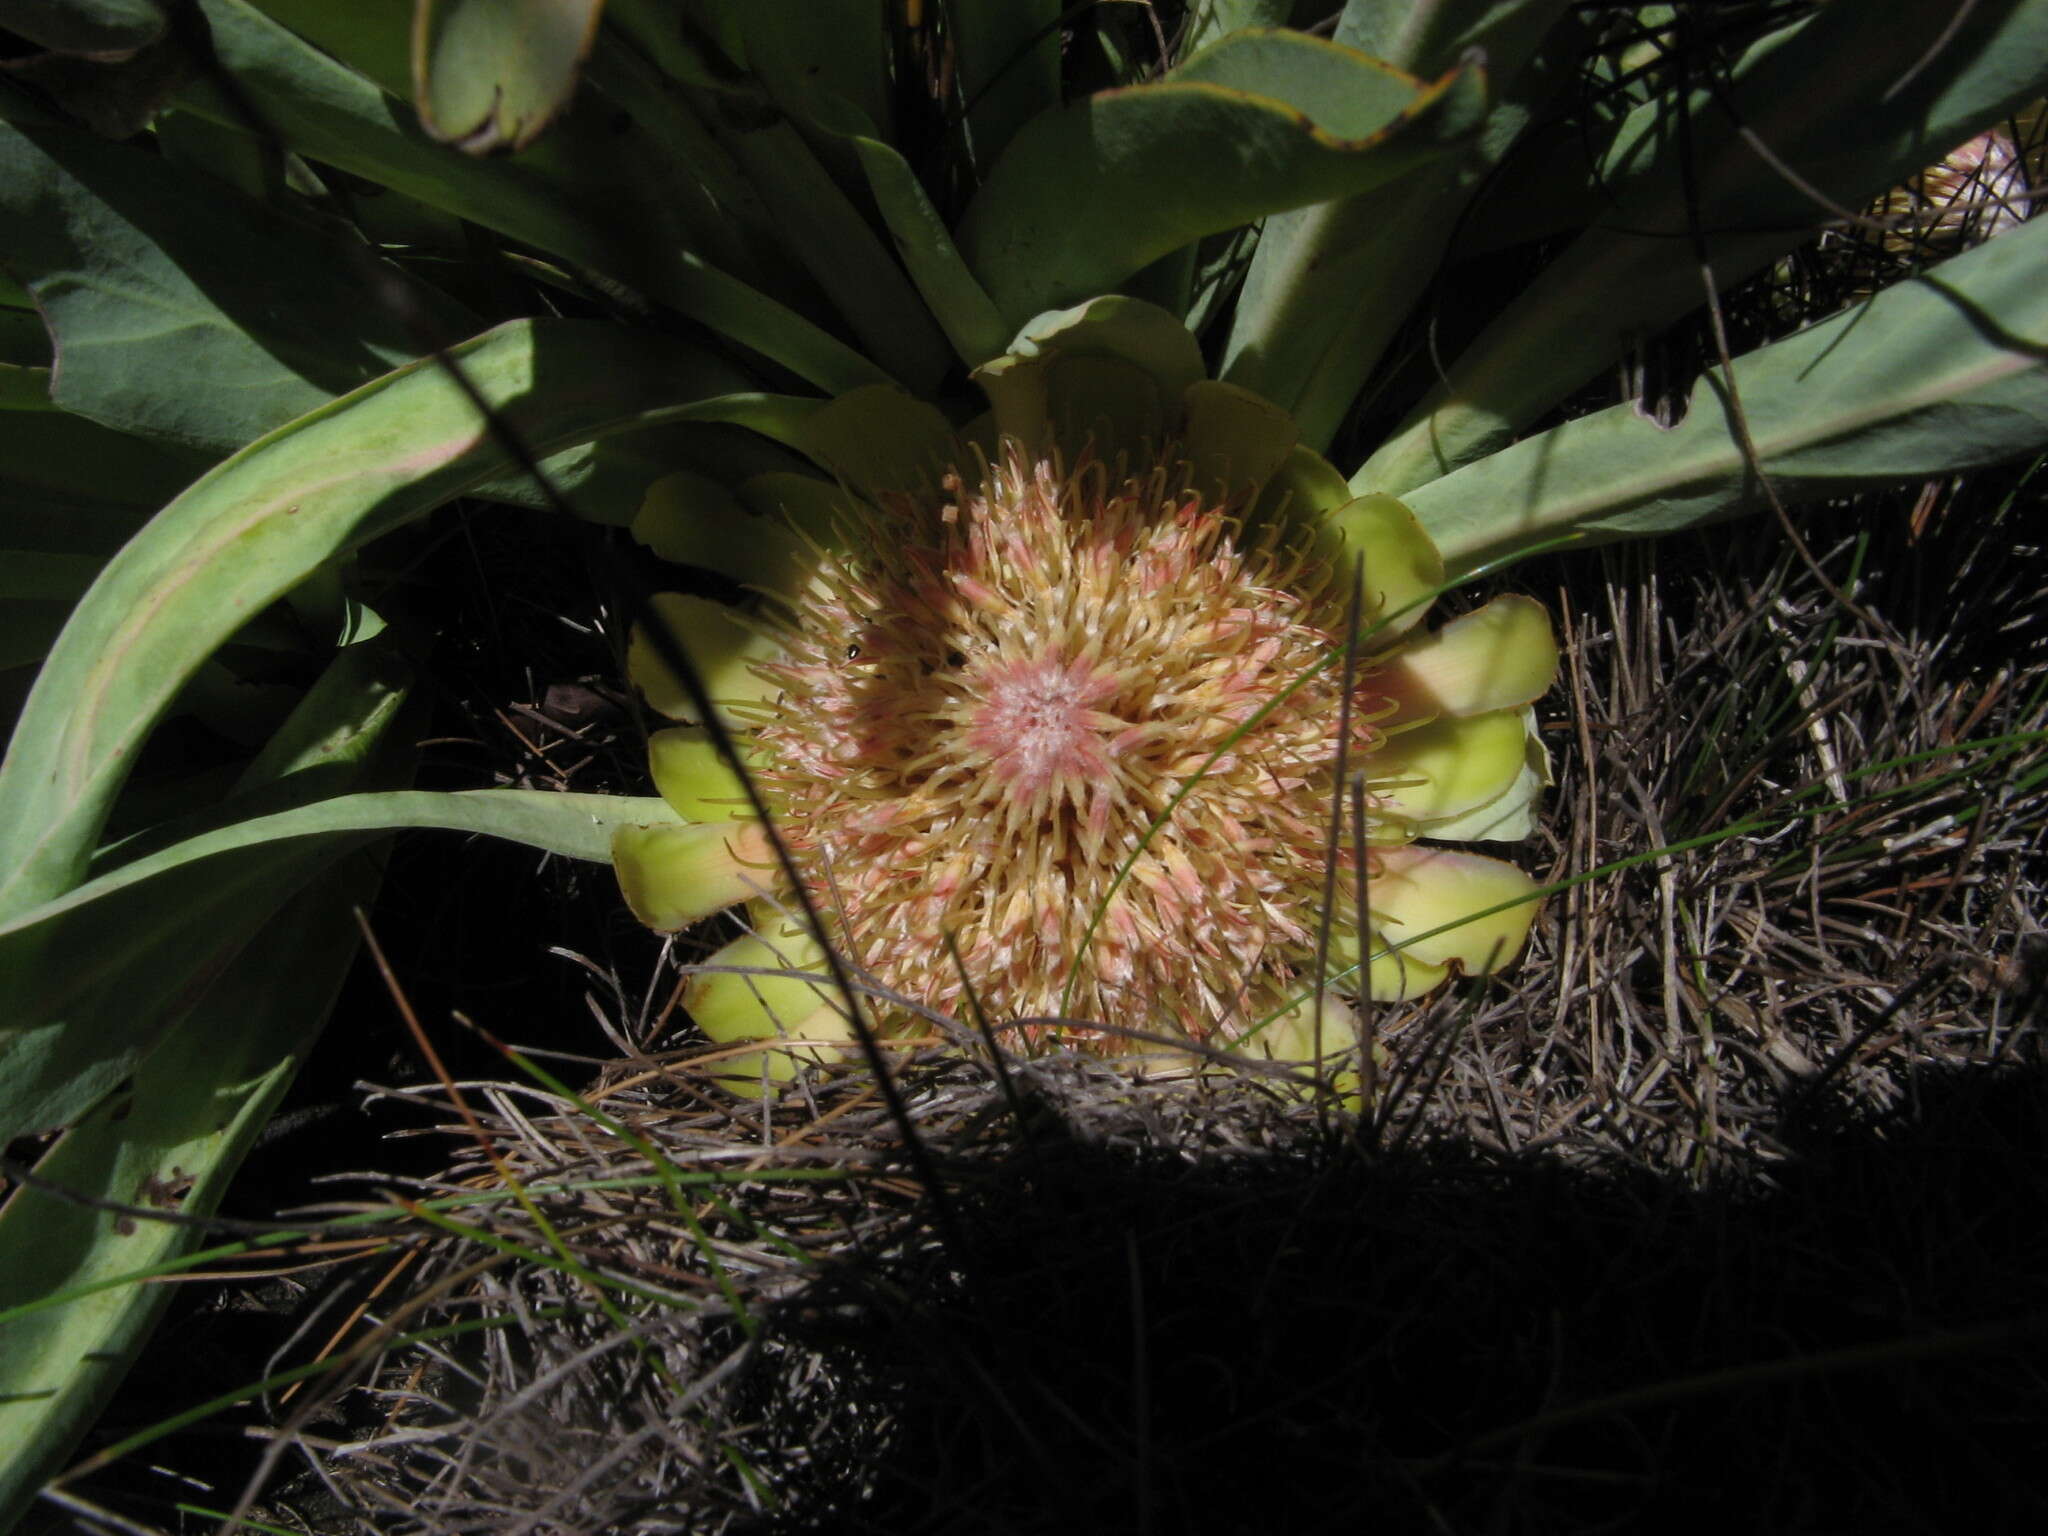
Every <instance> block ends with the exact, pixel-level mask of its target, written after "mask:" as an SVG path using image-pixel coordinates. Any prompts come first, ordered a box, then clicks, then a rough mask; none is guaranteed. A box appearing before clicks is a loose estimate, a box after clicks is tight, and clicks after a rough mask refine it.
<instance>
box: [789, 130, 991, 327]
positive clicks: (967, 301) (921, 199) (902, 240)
mask: <svg viewBox="0 0 2048 1536" xmlns="http://www.w3.org/2000/svg"><path fill="white" fill-rule="evenodd" d="M814 106H815V110H814V112H813V115H812V119H811V120H812V122H813V123H814V124H815V125H816V126H817V127H818V128H819V129H820V130H821V131H824V132H828V133H834V134H837V135H839V136H840V137H841V138H842V139H844V140H845V142H846V143H847V144H848V145H850V146H851V147H852V149H853V152H854V157H855V159H856V160H857V161H858V163H859V165H860V168H861V174H862V175H864V176H865V177H866V178H867V184H868V191H869V193H870V194H872V195H873V197H874V199H875V207H876V208H877V209H878V210H879V211H880V212H881V215H882V219H883V221H884V222H885V223H886V224H887V225H888V226H889V235H890V238H891V239H892V240H894V242H895V245H896V254H897V256H899V257H900V258H901V259H902V262H903V266H904V270H905V271H907V272H909V274H910V280H911V281H912V282H914V283H916V284H917V291H918V293H919V295H920V296H921V297H922V298H923V299H924V302H925V305H926V307H927V308H928V309H929V310H930V311H931V315H932V318H933V319H935V320H937V321H938V323H939V325H940V327H941V329H943V330H944V331H945V333H946V339H947V340H948V341H950V342H951V343H952V344H953V350H954V352H955V353H957V354H958V355H959V357H960V360H961V361H962V362H964V363H966V364H967V366H968V367H970V368H975V367H979V366H980V365H981V364H983V363H985V362H987V361H988V360H989V359H990V358H992V357H995V356H998V355H999V354H1000V353H1001V352H1002V350H1003V347H1004V344H1005V343H1006V342H1007V341H1008V340H1009V338H1010V327H1009V326H1007V325H1005V324H1004V323H1003V317H1002V314H1001V312H1000V311H998V310H997V309H996V306H995V301H994V300H993V299H991V298H990V297H989V296H988V293H987V291H986V290H985V289H984V288H983V287H982V286H981V284H980V283H979V282H978V281H976V280H975V276H974V274H973V273H972V272H971V271H969V270H968V267H967V263H966V262H965V261H963V260H962V259H961V257H960V250H959V247H957V246H956V245H954V243H953V232H952V231H951V230H950V229H948V228H947V227H946V221H945V219H943V218H942V217H941V216H940V214H939V211H938V209H936V208H934V207H933V206H932V200H931V198H930V197H929V196H928V195H927V194H926V192H925V189H924V184H923V183H922V182H921V181H919V180H918V179H917V172H916V171H915V170H913V169H912V168H911V165H910V162H909V161H908V160H905V159H904V158H903V156H902V155H901V154H899V153H898V152H897V150H896V149H895V147H894V146H893V145H890V144H887V143H884V142H883V141H882V140H881V139H880V138H879V137H878V136H877V135H876V134H875V131H874V128H873V125H872V124H870V123H867V122H865V121H862V120H860V119H859V117H858V115H857V114H856V113H855V112H854V111H853V110H852V109H851V108H849V107H847V106H845V105H844V104H843V103H837V102H834V101H832V100H831V99H829V98H826V99H821V100H819V101H818V102H816V103H815V104H814Z"/></svg>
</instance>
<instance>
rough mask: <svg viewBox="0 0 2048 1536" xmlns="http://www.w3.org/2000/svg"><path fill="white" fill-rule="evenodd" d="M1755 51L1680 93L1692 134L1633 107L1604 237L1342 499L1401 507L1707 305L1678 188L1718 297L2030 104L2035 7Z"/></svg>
mask: <svg viewBox="0 0 2048 1536" xmlns="http://www.w3.org/2000/svg"><path fill="white" fill-rule="evenodd" d="M1951 24H1953V25H1951ZM1756 53H1757V57H1756V62H1755V63H1754V65H1753V67H1751V68H1748V69H1747V70H1745V71H1743V72H1742V73H1740V74H1739V75H1738V76H1737V78H1735V79H1734V80H1733V81H1732V82H1731V83H1730V84H1729V85H1728V86H1727V87H1726V88H1725V90H1723V91H1721V92H1719V93H1710V92H1708V91H1707V90H1705V89H1702V90H1700V91H1698V92H1696V93H1695V95H1694V96H1693V97H1692V98H1691V100H1690V102H1689V104H1687V105H1688V106H1689V114H1690V123H1691V128H1692V132H1691V133H1690V134H1689V135H1681V134H1679V133H1678V131H1677V124H1676V122H1675V121H1674V119H1675V115H1676V113H1677V112H1678V111H1680V110H1681V109H1682V108H1681V104H1680V103H1677V102H1665V103H1662V104H1659V105H1654V106H1653V107H1651V108H1650V109H1648V110H1650V111H1652V112H1653V113H1655V114H1657V116H1656V124H1655V130H1654V131H1645V132H1643V133H1640V134H1638V135H1637V136H1636V138H1635V143H1636V146H1637V153H1636V154H1635V158H1634V161H1633V163H1632V165H1631V167H1630V169H1629V171H1628V172H1627V174H1626V175H1624V177H1623V179H1622V184H1621V186H1622V190H1621V194H1620V195H1619V196H1618V197H1617V198H1616V200H1615V201H1614V202H1613V203H1612V205H1611V206H1609V207H1608V208H1607V209H1606V210H1605V211H1604V212H1603V214H1602V216H1601V219H1600V222H1599V223H1598V224H1597V225H1595V227H1593V228H1591V229H1588V230H1587V231H1586V232H1585V233H1584V234H1582V235H1581V236H1579V238H1578V239H1577V240H1575V241H1574V242H1573V243H1572V244H1571V245H1570V246H1569V247H1568V248H1567V249H1566V250H1565V251H1564V252H1563V253H1562V254H1561V255H1559V257H1558V258H1557V260H1556V261H1554V262H1553V263H1552V264H1551V265H1550V266H1549V267H1547V268H1545V269H1544V271H1543V272H1541V273H1540V274H1539V275H1538V276H1537V277H1536V279H1535V280H1534V281H1533V282H1532V283H1531V284H1530V285H1529V286H1528V288H1527V289H1526V290H1525V291H1524V292H1523V293H1522V294H1521V296H1520V297H1519V298H1518V299H1517V300H1516V301H1515V303H1514V304H1512V305H1511V306H1510V307H1509V308H1508V310H1507V311H1506V312H1505V313H1503V314H1502V315H1501V316H1500V317H1499V318H1498V319H1497V320H1495V321H1494V322H1493V323H1492V324H1491V325H1490V326H1488V327H1487V329H1486V330H1485V332H1484V333H1482V334H1481V335H1480V337H1479V338H1478V340H1476V341H1475V342H1474V343H1473V344H1472V345H1471V346H1470V347H1469V348H1467V349H1466V351H1465V352H1464V353H1463V354H1462V355H1461V356H1460V357H1459V358H1458V359H1457V360H1456V361H1455V362H1454V363H1453V364H1452V365H1451V367H1450V370H1449V373H1448V376H1447V377H1446V379H1445V380H1444V382H1443V383H1441V384H1440V385H1438V386H1437V387H1436V388H1435V389H1434V390H1432V391H1431V393H1430V394H1429V395H1428V396H1426V397H1425V398H1424V399H1423V401H1422V402H1421V403H1420V404H1419V405H1418V406H1417V407H1416V409H1415V410H1414V411H1413V412H1412V413H1411V414H1410V416H1409V417H1408V418H1407V420H1406V421H1405V422H1404V423H1403V424H1402V426H1401V427H1400V428H1399V429H1398V430H1397V431H1396V432H1395V433H1394V435H1393V436H1392V437H1390V438H1389V439H1388V440H1387V441H1386V442H1385V443H1384V444H1382V445H1381V447H1380V448H1379V449H1378V450H1377V451H1376V452H1375V453H1374V454H1373V455H1372V457H1371V458H1370V459H1369V460H1368V461H1367V462H1366V464H1365V465H1364V466H1363V467H1362V468H1361V469H1360V470H1359V472H1358V473H1357V474H1356V475H1354V476H1353V479H1352V484H1353V486H1354V487H1355V488H1356V489H1358V490H1360V491H1386V492H1390V493H1392V494H1395V495H1400V494H1403V493H1404V492H1406V491H1407V490H1409V489H1412V488H1413V487H1415V486H1418V485H1421V484H1423V483H1425V482H1427V481H1429V480H1431V479H1434V478H1435V477H1436V476H1438V475H1441V474H1445V473H1448V472H1449V471H1451V470H1452V469H1455V468H1457V467H1458V466H1459V465H1462V464H1467V463H1470V462H1472V461H1473V460H1475V459H1478V458H1480V457H1482V456H1483V455H1485V454H1486V453H1489V452H1491V451H1492V450H1494V449H1496V448H1498V447H1501V446H1503V445H1504V444H1506V443H1507V442H1508V441H1510V440H1511V438H1512V436H1513V434H1514V433H1515V432H1516V431H1517V430H1519V429H1520V428H1521V427H1523V426H1525V425H1527V424H1528V423H1529V422H1530V421H1532V420H1534V419H1536V417H1538V416H1539V415H1540V414H1541V413H1542V412H1544V411H1545V410H1547V409H1549V408H1550V407H1551V406H1553V405H1554V404H1556V403H1557V402H1558V401H1559V400H1561V399H1563V398H1564V397H1565V396H1566V395H1568V394H1569V393H1570V392H1571V391H1572V390H1574V389H1576V388H1578V387H1579V386H1580V385H1581V384H1583V383H1584V382H1585V381H1586V380H1587V379H1589V378H1591V377H1592V376H1593V375H1594V374H1596V373H1597V372H1598V371H1599V370H1600V369H1601V368H1602V367H1604V366H1606V364H1608V363H1609V362H1611V361H1613V360H1614V359H1615V358H1617V357H1619V356H1621V355H1622V354H1623V353H1624V352H1625V351H1626V350H1627V349H1628V348H1629V347H1630V346H1631V345H1633V344H1635V343H1636V342H1637V341H1638V340H1639V339H1640V338H1641V337H1643V336H1646V335H1650V334H1654V333H1655V332H1656V331H1658V330H1661V329H1662V328H1663V327H1665V326H1667V325H1669V324H1671V323H1672V322H1673V321H1676V320H1677V319H1679V318H1680V317H1682V316H1683V315H1684V314H1686V313H1687V312H1688V311H1690V310H1692V309H1695V308H1697V307H1698V306H1699V305H1700V304H1701V303H1703V302H1704V300H1705V292H1704V289H1703V286H1702V277H1701V272H1700V268H1699V264H1698V261H1697V260H1696V258H1695V256H1694V254H1693V251H1692V248H1691V243H1690V240H1689V239H1688V238H1687V237H1688V232H1689V231H1690V229H1691V228H1692V223H1691V218H1690V214H1689V211H1688V207H1687V189H1688V186H1689V185H1690V186H1692V187H1694V188H1696V190H1697V193H1698V198H1699V206H1698V210H1697V213H1698V224H1699V227H1700V229H1701V231H1702V238H1703V240H1704V242H1705V245H1706V250H1707V256H1708V259H1709V261H1710V262H1711V264H1712V267H1713V274H1714V281H1715V282H1716V283H1717V284H1718V285H1719V286H1722V287H1726V286H1727V285H1728V284H1730V283H1733V282H1735V281H1737V280H1739V279H1740V278H1742V277H1744V276H1747V275H1748V274H1749V273H1752V272H1754V271H1757V270H1758V269H1759V268H1761V267H1763V266H1764V265H1765V264H1767V263H1769V262H1771V261H1773V260H1776V259H1777V258H1778V257H1780V256H1782V255H1784V254H1785V253H1786V252H1788V251H1790V250H1792V249H1793V248H1794V247H1796V246H1798V245H1799V244H1801V243H1802V242H1803V241H1804V240H1805V239H1806V238H1807V231H1808V230H1809V229H1810V228H1811V227H1812V225H1813V224H1814V223H1815V222H1816V221H1818V220H1819V219H1821V218H1824V217H1826V216H1827V214H1828V212H1829V210H1830V209H1831V208H1857V207H1861V206H1863V205H1864V204H1865V203H1867V202H1868V201H1869V200H1870V199H1871V198H1873V197H1875V196H1876V195H1878V194H1879V193H1881V192H1883V191H1884V190H1885V189H1886V188H1887V187H1890V186H1893V185H1895V184H1897V183H1898V182H1899V181H1901V180H1903V179H1904V178H1905V177H1907V176H1909V175H1911V174H1912V173H1913V172H1915V171H1917V170H1919V169H1920V168H1922V167H1923V166H1926V165H1928V164H1931V163H1933V162H1934V161H1937V160H1939V159H1940V158H1941V157H1942V156H1943V155H1944V154H1946V153H1948V152H1949V151H1950V150H1951V149H1953V148H1954V147H1955V146H1956V145H1957V144H1960V143H1962V142H1964V141H1965V140H1967V139H1969V138H1970V137H1971V136H1972V135H1973V134H1974V133H1976V132H1977V131H1978V130H1979V129H1981V128H1983V127H1984V126H1985V125H1986V124H1988V123H1991V122H1995V121H1996V120H1998V119H1999V118H2000V117H2002V116H2004V115H2005V114H2007V113H2008V112H2010V111H2012V110H2013V109H2015V108H2016V107H2018V106H2020V105H2022V104H2024V103H2025V102H2027V101H2028V100H2030V99H2032V98H2034V97H2037V96H2038V95H2040V93H2041V89H2042V79H2043V74H2044V67H2048V5H2043V4H2040V3H2038V0H2005V3H1998V4H1993V3H1986V4H1983V5H1977V6H1973V7H1971V8H1970V10H1969V11H1968V12H1967V13H1965V14H1962V15H1960V16H1951V15H1950V14H1949V13H1948V10H1947V8H1944V7H1939V6H1925V7H1913V8H1910V9H1907V10H1903V11H1901V10H1895V9H1893V8H1890V7H1875V6H1858V5H1830V6H1827V7H1824V8H1823V9H1822V10H1821V11H1820V12H1819V14H1817V15H1816V16H1814V17H1813V19H1812V20H1811V21H1809V22H1807V23H1806V24H1805V25H1803V26H1801V27H1800V28H1799V29H1798V30H1797V31H1796V32H1794V33H1793V34H1792V35H1791V36H1790V37H1789V38H1786V39H1784V40H1783V41H1781V42H1778V43H1777V44H1776V45H1775V46H1770V47H1760V48H1759V49H1758V50H1756ZM1744 133H1747V134H1749V135H1751V136H1752V137H1747V138H1746V137H1744V136H1743V134H1744ZM1688 140H1689V141H1690V142H1689V143H1688ZM1758 143H1761V144H1764V145H1767V146H1769V149H1770V154H1771V156H1772V157H1775V158H1774V159H1767V158H1766V157H1765V156H1764V155H1762V154H1760V153H1759V152H1758V150H1757V147H1756V146H1757V144H1758ZM1688 152H1689V153H1690V154H1691V156H1692V170H1693V175H1692V177H1691V179H1690V181H1688V178H1687V177H1686V176H1685V175H1683V174H1681V171H1682V157H1683V155H1684V154H1685V153H1688ZM1788 167H1789V168H1790V171H1791V172H1792V174H1790V175H1788V174H1787V168H1788ZM1816 190H1817V191H1818V192H1819V194H1820V196H1821V197H1823V198H1825V199H1826V202H1825V204H1820V203H1816V201H1815V200H1814V194H1815V191H1816Z"/></svg>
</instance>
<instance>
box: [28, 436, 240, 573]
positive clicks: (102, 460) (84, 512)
mask: <svg viewBox="0 0 2048 1536" xmlns="http://www.w3.org/2000/svg"><path fill="white" fill-rule="evenodd" d="M208 462H209V460H208V458H206V457H202V456H200V455H197V454H192V453H189V452H187V451H185V450H182V449H179V448H176V447H173V446H171V445H168V444H164V445H158V444H152V443H148V442H144V441H143V440H142V439H141V438H138V437H131V436H129V435H128V434H127V433H125V432H116V431H113V430H112V429H111V428H108V427H103V426H101V425H100V424H99V423H98V422H93V421H87V420H86V419H85V418H84V417H82V416H73V415H70V414H69V413H68V412H64V411H39V412H36V413H34V414H29V413H26V412H20V411H0V497H4V498H5V501H6V505H7V512H6V535H5V538H6V542H7V543H8V544H10V545H12V546H14V547H15V548H18V549H42V550H53V551H70V552H73V553H79V554H99V555H110V554H112V553H113V552H114V551H115V550H116V549H118V548H119V547H120V546H121V545H122V544H123V543H125V542H126V541H127V539H128V538H129V536H130V535H131V534H133V533H134V532H135V530H136V529H137V528H140V527H141V526H142V524H143V523H144V522H145V521H147V520H148V518H149V516H150V514H152V513H153V512H155V511H156V509H157V508H159V507H161V506H162V505H163V504H164V503H165V502H167V501H169V500H170V499H171V498H172V497H174V496H176V495H177V494H178V492H180V491H181V490H183V489H184V488H185V487H186V486H188V485H190V484H191V483H192V482H193V481H194V480H196V479H198V478H199V476H200V475H202V474H204V473H205V472H206V469H207V466H208Z"/></svg>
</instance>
